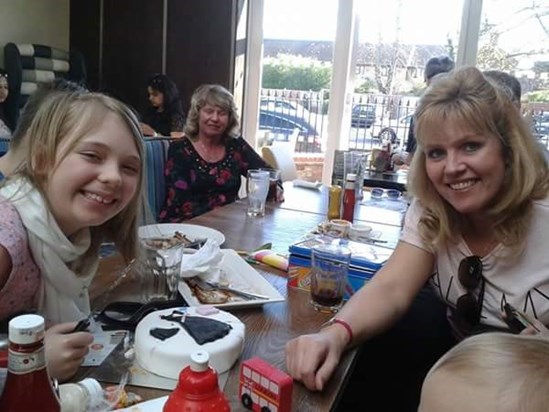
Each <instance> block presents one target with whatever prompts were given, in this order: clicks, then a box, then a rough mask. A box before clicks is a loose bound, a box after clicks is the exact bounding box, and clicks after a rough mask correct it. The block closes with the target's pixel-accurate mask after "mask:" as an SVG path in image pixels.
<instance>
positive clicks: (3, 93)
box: [0, 76, 9, 103]
mask: <svg viewBox="0 0 549 412" xmlns="http://www.w3.org/2000/svg"><path fill="white" fill-rule="evenodd" d="M8 94H9V89H8V79H6V78H5V77H3V76H0V103H4V102H5V101H6V99H7V98H8Z"/></svg>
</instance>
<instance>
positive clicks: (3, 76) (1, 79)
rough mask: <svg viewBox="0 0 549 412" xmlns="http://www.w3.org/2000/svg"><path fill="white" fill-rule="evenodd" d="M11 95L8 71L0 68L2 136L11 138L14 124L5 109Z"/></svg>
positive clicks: (0, 135)
mask: <svg viewBox="0 0 549 412" xmlns="http://www.w3.org/2000/svg"><path fill="white" fill-rule="evenodd" d="M8 96H9V83H8V73H7V72H6V71H5V70H3V69H0V137H2V138H10V137H11V132H12V130H13V126H14V125H13V124H11V121H10V120H9V119H8V117H7V116H6V113H5V111H4V107H5V102H6V100H7V99H8Z"/></svg>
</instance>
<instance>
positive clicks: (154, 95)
mask: <svg viewBox="0 0 549 412" xmlns="http://www.w3.org/2000/svg"><path fill="white" fill-rule="evenodd" d="M147 93H148V94H149V102H150V103H151V106H152V107H156V108H157V109H162V108H163V107H164V93H162V92H159V91H158V90H156V89H153V88H152V87H151V86H148V87H147Z"/></svg>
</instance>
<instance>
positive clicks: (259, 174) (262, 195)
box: [246, 169, 270, 216]
mask: <svg viewBox="0 0 549 412" xmlns="http://www.w3.org/2000/svg"><path fill="white" fill-rule="evenodd" d="M269 179H270V174H269V171H267V170H259V169H251V170H248V180H247V182H246V184H247V189H248V208H247V211H246V212H247V213H248V216H264V215H265V201H266V200H267V193H268V192H269Z"/></svg>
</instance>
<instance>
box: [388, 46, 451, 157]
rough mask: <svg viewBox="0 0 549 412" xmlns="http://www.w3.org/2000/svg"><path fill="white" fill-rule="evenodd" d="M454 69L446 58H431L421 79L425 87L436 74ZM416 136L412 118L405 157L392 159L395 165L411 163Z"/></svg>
mask: <svg viewBox="0 0 549 412" xmlns="http://www.w3.org/2000/svg"><path fill="white" fill-rule="evenodd" d="M454 67H455V64H454V61H453V60H452V59H450V58H449V57H448V56H440V57H431V58H430V59H429V60H428V61H427V64H426V65H425V70H424V71H423V78H424V79H425V84H426V85H427V87H428V86H429V85H430V84H431V80H432V79H433V78H434V77H435V76H436V75H438V74H441V73H448V72H450V71H451V70H453V69H454ZM416 145H417V143H416V136H415V130H414V116H412V118H411V119H410V128H409V129H408V140H407V142H406V156H405V158H404V159H393V161H394V162H395V163H396V164H401V163H402V162H403V161H404V163H406V164H408V165H409V164H410V163H411V162H412V157H413V156H414V152H415V151H416Z"/></svg>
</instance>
